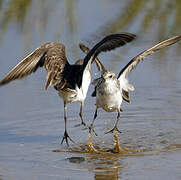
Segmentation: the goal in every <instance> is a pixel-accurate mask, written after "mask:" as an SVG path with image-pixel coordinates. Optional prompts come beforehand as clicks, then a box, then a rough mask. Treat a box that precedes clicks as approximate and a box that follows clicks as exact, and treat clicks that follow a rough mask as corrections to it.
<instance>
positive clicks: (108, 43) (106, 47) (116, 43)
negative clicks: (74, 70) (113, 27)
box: [78, 33, 136, 87]
mask: <svg viewBox="0 0 181 180" xmlns="http://www.w3.org/2000/svg"><path fill="white" fill-rule="evenodd" d="M135 37H136V35H134V34H131V33H122V34H112V35H108V36H106V37H105V38H103V39H102V40H101V41H100V42H99V43H97V44H96V45H95V46H94V47H93V48H92V49H91V50H90V51H89V53H88V54H87V55H86V56H85V58H84V63H83V65H82V69H81V72H80V73H81V74H82V75H81V78H80V80H79V84H78V86H79V87H80V86H81V85H82V78H83V75H84V71H85V70H86V69H90V67H91V63H92V61H94V59H95V58H96V57H97V56H98V55H99V54H100V53H101V52H106V51H111V50H113V49H115V48H118V47H120V46H123V45H125V44H126V43H128V42H131V41H132V40H133V39H135Z"/></svg>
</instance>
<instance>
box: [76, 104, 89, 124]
mask: <svg viewBox="0 0 181 180" xmlns="http://www.w3.org/2000/svg"><path fill="white" fill-rule="evenodd" d="M82 108H83V102H81V103H80V112H79V116H80V119H81V124H77V125H75V127H78V126H80V125H84V126H87V125H86V123H85V121H84V119H83V116H82Z"/></svg>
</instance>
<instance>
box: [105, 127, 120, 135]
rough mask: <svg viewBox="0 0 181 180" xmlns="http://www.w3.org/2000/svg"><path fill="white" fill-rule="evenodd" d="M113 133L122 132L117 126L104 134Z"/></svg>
mask: <svg viewBox="0 0 181 180" xmlns="http://www.w3.org/2000/svg"><path fill="white" fill-rule="evenodd" d="M114 132H118V133H122V132H121V131H120V130H119V129H118V128H117V126H114V127H113V129H111V130H110V131H108V132H106V133H105V134H108V133H114Z"/></svg>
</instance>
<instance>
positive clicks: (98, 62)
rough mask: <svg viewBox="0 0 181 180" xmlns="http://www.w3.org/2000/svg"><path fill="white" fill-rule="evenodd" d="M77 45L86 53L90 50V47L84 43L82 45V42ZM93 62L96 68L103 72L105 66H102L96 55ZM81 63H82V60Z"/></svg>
mask: <svg viewBox="0 0 181 180" xmlns="http://www.w3.org/2000/svg"><path fill="white" fill-rule="evenodd" d="M79 47H80V49H81V50H82V51H83V52H84V53H85V54H88V53H89V52H90V49H89V48H88V47H87V46H86V45H84V44H82V43H80V44H79ZM93 62H94V61H92V62H91V63H93ZM95 63H96V66H97V69H98V70H99V71H100V72H101V73H103V72H104V71H105V68H104V66H103V64H102V63H101V62H100V61H99V59H98V58H97V57H96V58H95ZM82 64H83V61H82Z"/></svg>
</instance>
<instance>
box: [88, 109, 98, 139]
mask: <svg viewBox="0 0 181 180" xmlns="http://www.w3.org/2000/svg"><path fill="white" fill-rule="evenodd" d="M96 117H97V108H96V111H95V113H94V119H93V121H92V123H91V124H90V126H89V133H90V134H91V132H94V134H95V135H96V136H97V133H96V132H95V130H94V121H95V119H96Z"/></svg>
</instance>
